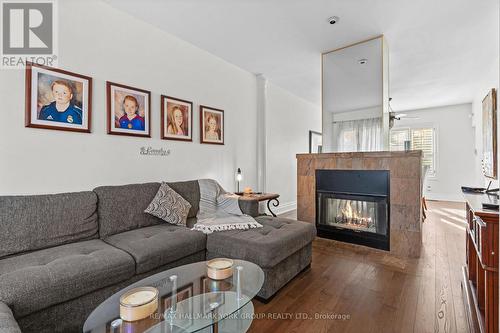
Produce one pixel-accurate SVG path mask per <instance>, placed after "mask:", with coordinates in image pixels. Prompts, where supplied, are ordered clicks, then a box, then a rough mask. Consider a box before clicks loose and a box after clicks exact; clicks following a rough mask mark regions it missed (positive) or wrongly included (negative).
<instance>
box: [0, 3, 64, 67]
mask: <svg viewBox="0 0 500 333" xmlns="http://www.w3.org/2000/svg"><path fill="white" fill-rule="evenodd" d="M1 17H2V66H1V67H2V68H6V67H10V68H20V67H24V64H25V63H26V61H30V62H33V63H38V64H41V65H49V66H51V65H54V60H55V59H56V58H57V57H55V36H54V34H55V21H56V15H55V2H54V1H47V0H45V1H33V2H22V1H6V0H4V1H2V16H1Z"/></svg>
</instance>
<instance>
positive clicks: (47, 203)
mask: <svg viewBox="0 0 500 333" xmlns="http://www.w3.org/2000/svg"><path fill="white" fill-rule="evenodd" d="M159 186H160V183H146V184H132V185H123V186H103V187H98V188H96V189H94V190H93V191H87V192H77V193H63V194H49V195H35V196H3V197H2V196H0V332H2V333H14V332H16V333H17V332H19V331H20V330H22V332H37V333H42V332H51V333H53V332H65V333H66V332H81V331H82V327H83V323H84V321H85V319H86V318H87V316H88V315H89V314H90V312H92V310H93V309H94V308H95V307H97V306H98V305H99V304H100V303H101V302H102V301H104V300H105V299H106V298H108V297H109V296H111V295H112V294H113V293H115V292H117V291H119V290H120V289H122V288H124V287H126V286H128V285H130V284H131V283H133V282H135V281H138V280H140V279H143V278H144V277H147V276H149V275H152V274H155V273H157V272H160V271H163V270H166V269H169V268H172V267H176V266H180V265H184V264H188V263H192V262H197V261H203V260H206V259H207V258H212V257H219V256H223V257H231V258H236V259H245V260H248V261H252V262H254V263H256V264H258V265H259V266H261V267H262V269H263V270H264V272H265V282H264V286H263V288H262V290H261V291H260V292H259V294H258V296H259V297H260V298H261V299H264V300H267V299H269V298H271V297H272V296H273V295H274V294H275V293H276V292H277V291H278V290H279V289H280V288H281V287H283V286H284V285H285V284H286V283H287V282H288V281H290V280H291V279H292V278H293V277H294V276H296V275H297V274H298V273H299V272H300V271H302V270H303V269H305V268H306V267H308V265H309V264H310V263H311V242H312V240H313V239H314V237H315V235H316V231H315V228H314V226H313V225H311V224H309V223H303V222H297V221H293V220H288V219H283V218H271V217H267V216H256V215H257V213H256V212H257V211H258V207H257V206H256V205H258V203H256V202H251V201H246V200H241V201H240V207H241V208H242V210H243V211H244V212H245V213H247V214H251V215H252V216H254V217H256V219H257V220H258V221H259V222H260V223H261V224H262V225H263V226H264V227H263V228H258V229H251V230H233V231H224V232H216V233H213V234H210V235H208V236H207V235H205V234H202V233H200V232H197V231H192V230H190V229H189V228H185V227H179V226H174V225H169V224H167V223H165V222H163V221H161V220H160V219H158V218H156V217H153V216H151V215H148V214H146V213H144V212H143V211H144V209H145V208H146V207H147V206H148V205H149V203H150V202H151V200H152V199H153V197H154V196H155V194H156V192H157V191H158V188H159ZM169 186H170V187H172V188H173V189H174V190H175V191H176V192H178V193H179V194H180V195H182V196H183V197H184V198H185V199H186V200H188V201H189V202H190V204H191V206H192V207H191V210H190V211H189V216H188V226H192V225H193V224H194V223H196V213H197V211H198V201H199V195H200V194H199V187H198V182H197V181H188V182H176V183H169Z"/></svg>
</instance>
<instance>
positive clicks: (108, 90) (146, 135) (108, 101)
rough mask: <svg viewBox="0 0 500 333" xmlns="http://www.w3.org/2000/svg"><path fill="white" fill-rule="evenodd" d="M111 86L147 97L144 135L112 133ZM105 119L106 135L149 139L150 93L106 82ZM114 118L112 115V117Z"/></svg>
mask: <svg viewBox="0 0 500 333" xmlns="http://www.w3.org/2000/svg"><path fill="white" fill-rule="evenodd" d="M111 86H115V87H118V88H123V89H129V90H135V91H137V92H139V93H142V94H146V95H147V96H148V103H147V107H148V110H147V119H146V120H145V121H146V122H147V124H148V130H147V132H145V133H144V134H140V133H126V132H116V131H113V128H112V126H111V125H112V122H111V116H112V114H111V103H112V102H113V96H111ZM144 114H145V115H146V113H144ZM106 117H107V129H108V134H111V135H125V136H136V137H142V138H150V137H151V92H150V91H148V90H144V89H140V88H135V87H131V86H128V85H125V84H120V83H116V82H111V81H106ZM113 117H114V115H113Z"/></svg>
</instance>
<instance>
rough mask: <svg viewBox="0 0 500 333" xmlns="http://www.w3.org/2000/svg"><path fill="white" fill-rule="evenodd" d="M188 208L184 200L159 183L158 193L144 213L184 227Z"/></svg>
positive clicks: (189, 206)
mask: <svg viewBox="0 0 500 333" xmlns="http://www.w3.org/2000/svg"><path fill="white" fill-rule="evenodd" d="M190 208H191V204H190V203H189V202H188V201H187V200H186V199H184V198H183V197H181V196H180V195H179V193H177V192H175V191H174V190H172V189H171V188H170V186H168V185H167V183H161V185H160V189H159V190H158V193H156V196H155V197H154V199H153V201H151V203H150V204H149V206H148V208H146V210H145V211H144V212H145V213H148V214H151V215H153V216H156V217H159V218H160V219H162V220H164V221H165V222H168V223H171V224H176V225H184V226H185V225H186V219H187V216H188V213H189V209H190Z"/></svg>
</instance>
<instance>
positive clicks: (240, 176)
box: [236, 168, 243, 192]
mask: <svg viewBox="0 0 500 333" xmlns="http://www.w3.org/2000/svg"><path fill="white" fill-rule="evenodd" d="M242 179H243V175H242V174H241V169H240V168H238V170H237V171H236V181H237V182H238V191H237V192H240V182H241V181H242Z"/></svg>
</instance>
